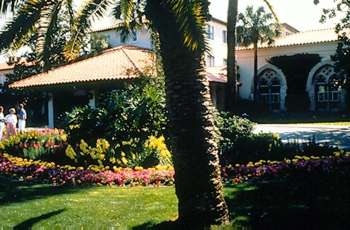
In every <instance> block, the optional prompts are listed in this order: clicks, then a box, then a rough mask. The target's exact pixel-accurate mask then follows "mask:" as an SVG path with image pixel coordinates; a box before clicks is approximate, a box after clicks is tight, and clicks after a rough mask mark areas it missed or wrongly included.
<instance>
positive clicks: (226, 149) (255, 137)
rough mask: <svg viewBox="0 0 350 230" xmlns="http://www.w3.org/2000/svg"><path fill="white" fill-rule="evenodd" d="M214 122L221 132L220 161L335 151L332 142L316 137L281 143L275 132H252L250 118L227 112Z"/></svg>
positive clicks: (327, 154) (243, 161)
mask: <svg viewBox="0 0 350 230" xmlns="http://www.w3.org/2000/svg"><path fill="white" fill-rule="evenodd" d="M216 123H217V126H218V128H219V130H220V132H221V135H222V138H221V140H220V152H221V154H220V157H221V161H222V163H223V165H227V164H236V163H247V162H250V161H252V162H256V161H259V160H283V159H284V158H293V157H294V156H296V155H303V156H329V155H331V154H332V153H334V152H335V151H337V149H336V148H334V147H331V146H327V145H326V146H321V145H319V144H317V143H316V141H315V140H309V141H308V142H306V143H299V142H297V141H290V142H289V143H283V142H282V140H281V138H280V137H279V135H277V134H272V133H259V134H256V133H253V128H254V123H253V122H251V121H249V120H248V119H245V118H241V117H238V116H233V115H230V114H229V113H221V114H220V116H218V117H217V119H216Z"/></svg>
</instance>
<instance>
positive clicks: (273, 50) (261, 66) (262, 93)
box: [237, 29, 346, 111]
mask: <svg viewBox="0 0 350 230" xmlns="http://www.w3.org/2000/svg"><path fill="white" fill-rule="evenodd" d="M337 44H338V36H337V34H336V33H335V32H334V29H322V30H310V31H304V32H292V33H288V34H285V36H282V37H280V38H277V39H276V40H275V43H274V44H273V45H271V46H267V45H260V46H259V49H258V82H257V85H258V91H259V92H258V94H259V98H260V99H261V100H263V101H264V103H266V106H270V109H272V110H276V111H277V110H279V111H285V110H288V108H286V96H287V94H288V83H287V78H288V76H286V75H285V74H284V73H283V71H282V70H281V69H279V68H278V67H276V66H273V65H271V64H269V63H268V62H267V60H269V59H270V58H272V57H277V56H285V55H287V56H292V55H296V54H318V55H320V57H321V61H320V62H319V63H317V64H316V65H315V66H314V67H313V68H312V69H311V70H310V72H309V73H308V74H307V75H308V78H307V79H306V82H307V83H306V85H305V86H300V87H304V88H305V90H306V92H307V94H308V97H309V110H310V111H341V110H344V109H345V106H346V103H345V95H346V92H345V89H343V87H342V83H343V82H344V75H343V74H340V73H337V72H336V71H335V68H334V63H333V62H332V61H331V57H332V56H333V55H334V54H335V53H336V49H337ZM237 64H238V66H239V70H240V81H241V83H242V85H241V87H240V97H241V98H243V99H248V100H253V94H254V92H253V75H254V69H253V66H254V54H253V49H252V48H251V47H240V48H238V49H237ZM295 68H298V66H295Z"/></svg>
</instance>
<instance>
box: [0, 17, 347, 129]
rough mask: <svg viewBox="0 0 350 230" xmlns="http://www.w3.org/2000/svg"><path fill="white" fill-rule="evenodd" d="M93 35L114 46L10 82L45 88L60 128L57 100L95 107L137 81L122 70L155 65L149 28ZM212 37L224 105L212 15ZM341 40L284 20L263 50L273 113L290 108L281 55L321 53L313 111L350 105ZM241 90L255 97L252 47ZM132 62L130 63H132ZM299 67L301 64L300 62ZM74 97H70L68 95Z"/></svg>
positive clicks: (263, 92)
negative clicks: (105, 94)
mask: <svg viewBox="0 0 350 230" xmlns="http://www.w3.org/2000/svg"><path fill="white" fill-rule="evenodd" d="M93 34H97V35H101V36H103V37H105V38H106V40H107V42H108V44H109V46H111V47H112V48H111V49H108V50H106V51H104V52H102V54H98V55H96V56H94V57H90V58H87V59H83V60H80V61H76V62H74V63H71V64H68V65H65V66H61V67H58V68H55V69H52V70H49V71H48V72H45V73H42V74H38V75H35V76H32V77H29V78H27V79H24V80H21V81H18V82H16V83H14V84H12V85H11V87H12V88H17V89H20V88H31V89H35V90H41V91H43V93H44V95H46V98H47V101H46V105H45V106H46V107H47V109H46V110H47V111H48V112H47V115H48V126H49V127H54V126H55V118H56V117H57V116H58V115H59V114H60V113H61V112H64V111H67V110H69V108H71V107H72V105H70V106H68V105H67V106H65V107H62V108H59V107H58V105H57V103H55V101H56V102H60V101H61V102H62V101H63V104H64V103H68V104H74V105H76V104H78V105H79V104H88V105H90V106H91V107H94V106H95V103H96V100H95V98H96V94H98V93H99V91H101V90H109V89H113V88H117V87H118V85H120V83H121V82H125V81H128V80H132V79H133V78H134V77H135V75H130V76H129V75H125V74H123V72H122V70H123V71H125V69H127V68H132V69H136V70H137V69H138V70H139V71H140V70H141V68H139V67H140V66H144V64H145V63H147V65H151V64H152V63H151V62H149V61H150V60H152V59H150V58H149V56H148V55H145V54H146V53H148V54H149V53H152V52H151V51H152V50H153V44H152V40H151V35H150V32H149V31H148V30H147V29H141V30H139V31H137V32H135V33H134V34H132V35H131V36H130V37H129V38H128V39H127V40H126V41H123V39H122V38H121V33H120V32H118V31H117V30H116V27H113V26H112V27H100V28H95V29H94V30H93ZM207 38H208V44H209V48H210V51H209V53H207V54H206V70H207V76H208V80H209V82H210V93H211V97H212V101H213V104H214V105H215V106H216V107H217V108H218V109H222V108H223V106H224V98H225V85H226V82H227V80H226V56H227V44H226V43H227V31H226V23H225V22H223V21H220V20H218V19H215V18H213V19H212V20H211V21H210V22H208V24H207ZM337 44H338V37H337V34H336V33H335V32H334V30H333V29H324V30H311V31H304V32H299V31H298V30H297V29H295V28H293V27H292V26H290V25H288V24H282V36H281V37H279V38H276V40H275V42H274V43H273V44H272V45H267V44H260V45H259V52H258V61H259V63H258V68H259V69H258V92H257V95H258V100H259V101H260V102H261V103H262V104H263V105H264V106H266V109H268V110H270V111H288V107H287V106H286V98H287V95H288V83H287V82H288V81H287V78H288V76H286V75H285V73H284V72H283V70H281V69H279V68H278V67H277V66H273V65H271V64H269V63H268V62H267V60H268V59H270V58H272V57H276V56H285V55H287V56H288V55H295V54H317V55H319V56H320V57H321V61H320V62H319V63H317V64H316V65H315V66H314V67H313V68H312V69H311V70H310V72H309V73H307V75H308V77H307V79H305V85H300V87H301V88H304V89H305V92H306V93H307V97H308V107H309V108H308V109H309V110H310V111H342V110H344V109H345V108H346V101H345V98H346V97H345V96H346V91H345V89H344V88H343V85H342V84H340V82H341V80H342V77H343V76H342V74H341V73H337V72H336V71H335V68H334V63H333V62H332V61H331V56H332V55H334V54H335V52H336V48H337ZM236 55H237V57H236V59H237V65H238V66H239V75H240V89H239V95H240V97H241V98H242V99H246V100H253V95H254V92H253V71H254V70H253V62H254V58H253V50H252V47H237V52H236ZM130 61H131V62H130ZM295 68H298V66H295ZM0 73H1V72H0ZM67 96H68V97H69V98H70V99H69V100H68V101H67V100H66V99H64V98H65V97H67Z"/></svg>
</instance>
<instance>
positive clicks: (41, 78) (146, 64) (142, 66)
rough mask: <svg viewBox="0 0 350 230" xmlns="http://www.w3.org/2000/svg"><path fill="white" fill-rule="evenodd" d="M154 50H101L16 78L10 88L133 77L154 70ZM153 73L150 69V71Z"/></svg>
mask: <svg viewBox="0 0 350 230" xmlns="http://www.w3.org/2000/svg"><path fill="white" fill-rule="evenodd" d="M154 58H155V56H154V55H153V53H152V51H150V50H148V49H144V48H139V47H135V46H130V45H126V46H119V47H116V48H112V49H108V50H105V51H103V52H102V53H101V54H98V55H96V56H93V57H90V58H86V59H83V60H80V61H76V62H73V63H70V64H67V65H64V66H60V67H57V68H54V69H51V70H49V71H47V72H43V73H40V74H37V75H33V76H31V77H29V78H26V79H23V80H20V81H17V82H14V83H13V84H11V85H10V86H9V87H10V88H28V87H41V86H50V85H60V84H72V83H82V82H96V81H109V80H121V79H131V78H135V77H138V76H139V74H140V73H145V72H146V71H154V68H153V67H154V63H155V60H154ZM147 73H149V72H147Z"/></svg>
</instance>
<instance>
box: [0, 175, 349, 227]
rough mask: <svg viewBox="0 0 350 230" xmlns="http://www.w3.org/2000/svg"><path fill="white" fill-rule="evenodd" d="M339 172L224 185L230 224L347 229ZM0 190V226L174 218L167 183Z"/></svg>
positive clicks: (140, 223) (6, 186)
mask: <svg viewBox="0 0 350 230" xmlns="http://www.w3.org/2000/svg"><path fill="white" fill-rule="evenodd" d="M338 175H339V176H338V177H334V175H330V176H325V175H317V174H313V175H309V176H305V174H300V175H298V174H295V175H294V174H293V175H292V176H287V175H286V176H283V177H280V176H276V177H269V178H265V179H263V180H261V179H257V180H252V181H250V182H246V183H241V184H238V185H227V186H226V188H225V194H226V200H227V202H228V204H229V208H230V211H231V220H233V223H234V224H233V225H234V226H240V227H246V229H347V226H349V224H350V221H349V219H348V216H349V215H350V198H349V196H348V194H349V192H350V184H349V183H350V182H349V181H350V180H349V175H340V174H338ZM0 191H1V192H0V205H1V212H0V221H1V225H0V227H4V228H5V229H6V228H13V227H14V226H16V227H17V229H27V228H29V227H33V228H34V229H39V228H42V227H46V228H48V229H49V228H50V229H52V228H55V227H56V228H64V227H67V226H70V227H71V228H73V229H81V228H82V227H83V228H84V229H97V228H99V229H101V228H102V229H106V228H112V227H122V229H123V228H128V229H129V228H133V229H154V228H156V225H155V224H158V223H162V222H167V221H173V220H175V219H176V218H177V200H176V196H175V191H174V187H172V186H169V187H116V186H96V185H95V186H83V187H69V186H67V187H52V186H51V185H28V184H27V185H24V184H22V183H19V182H13V181H10V180H9V179H8V178H5V177H1V179H0ZM170 226H171V225H169V223H163V224H162V225H160V229H169V228H170V229H176V227H175V228H171V227H170ZM157 227H159V225H158V226H157ZM321 227H322V228H321ZM156 229H159V228H156ZM220 229H221V228H220ZM226 229H234V228H233V227H232V226H228V228H226ZM238 229H239V228H238Z"/></svg>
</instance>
